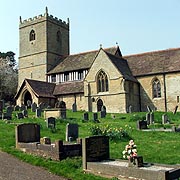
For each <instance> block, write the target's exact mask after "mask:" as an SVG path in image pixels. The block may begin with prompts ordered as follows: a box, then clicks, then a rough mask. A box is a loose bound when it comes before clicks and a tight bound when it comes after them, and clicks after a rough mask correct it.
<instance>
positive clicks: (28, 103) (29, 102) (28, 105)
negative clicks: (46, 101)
mask: <svg viewBox="0 0 180 180" xmlns="http://www.w3.org/2000/svg"><path fill="white" fill-rule="evenodd" d="M27 108H31V101H30V100H27Z"/></svg>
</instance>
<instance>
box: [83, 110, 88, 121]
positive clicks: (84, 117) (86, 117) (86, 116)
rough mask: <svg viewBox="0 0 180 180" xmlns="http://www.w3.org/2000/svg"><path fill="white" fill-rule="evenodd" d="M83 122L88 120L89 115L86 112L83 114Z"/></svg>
mask: <svg viewBox="0 0 180 180" xmlns="http://www.w3.org/2000/svg"><path fill="white" fill-rule="evenodd" d="M83 120H85V121H88V120H89V114H88V113H87V112H85V113H84V114H83Z"/></svg>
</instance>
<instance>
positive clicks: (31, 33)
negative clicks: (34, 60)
mask: <svg viewBox="0 0 180 180" xmlns="http://www.w3.org/2000/svg"><path fill="white" fill-rule="evenodd" d="M35 37H36V34H35V31H34V30H31V32H30V34H29V41H34V40H35Z"/></svg>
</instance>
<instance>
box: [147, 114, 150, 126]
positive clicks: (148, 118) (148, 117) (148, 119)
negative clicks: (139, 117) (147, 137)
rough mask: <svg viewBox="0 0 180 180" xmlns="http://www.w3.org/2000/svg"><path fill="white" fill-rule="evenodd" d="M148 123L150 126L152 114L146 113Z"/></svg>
mask: <svg viewBox="0 0 180 180" xmlns="http://www.w3.org/2000/svg"><path fill="white" fill-rule="evenodd" d="M146 121H147V125H149V124H150V113H146Z"/></svg>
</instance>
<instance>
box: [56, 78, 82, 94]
mask: <svg viewBox="0 0 180 180" xmlns="http://www.w3.org/2000/svg"><path fill="white" fill-rule="evenodd" d="M83 92H84V84H83V81H74V82H65V83H61V84H58V85H56V87H55V89H54V93H53V95H61V94H62V95H63V94H76V93H83Z"/></svg>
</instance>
